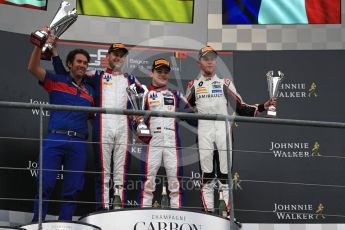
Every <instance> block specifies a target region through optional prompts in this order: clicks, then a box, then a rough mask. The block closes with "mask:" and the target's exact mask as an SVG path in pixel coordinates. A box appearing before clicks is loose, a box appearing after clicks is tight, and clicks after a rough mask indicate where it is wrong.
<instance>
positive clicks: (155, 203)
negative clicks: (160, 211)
mask: <svg viewBox="0 0 345 230" xmlns="http://www.w3.org/2000/svg"><path fill="white" fill-rule="evenodd" d="M159 206H160V205H159V203H158V201H156V200H155V202H153V205H152V207H154V208H159Z"/></svg>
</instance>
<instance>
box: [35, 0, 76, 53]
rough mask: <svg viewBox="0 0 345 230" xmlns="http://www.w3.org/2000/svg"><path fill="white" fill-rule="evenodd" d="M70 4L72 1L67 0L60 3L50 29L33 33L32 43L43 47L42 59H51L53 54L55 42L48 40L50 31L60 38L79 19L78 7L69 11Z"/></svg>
mask: <svg viewBox="0 0 345 230" xmlns="http://www.w3.org/2000/svg"><path fill="white" fill-rule="evenodd" d="M68 6H70V3H69V2H67V1H63V2H62V3H61V4H60V7H59V9H58V10H57V12H56V14H55V16H54V18H53V20H52V22H51V23H50V25H49V27H48V31H46V30H36V31H35V32H33V33H31V38H30V40H31V43H33V44H34V45H36V46H38V47H40V48H42V55H41V59H42V60H50V59H51V56H52V53H51V49H52V48H53V44H52V42H50V41H47V40H48V36H49V33H50V34H51V35H53V36H54V37H56V38H59V37H60V36H61V35H62V34H63V33H64V32H65V31H66V30H67V29H68V28H69V27H70V26H71V25H72V24H73V23H74V22H75V21H76V20H77V17H78V14H77V11H76V9H73V10H72V11H67V9H66V8H67V7H68Z"/></svg>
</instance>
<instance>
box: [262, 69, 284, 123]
mask: <svg viewBox="0 0 345 230" xmlns="http://www.w3.org/2000/svg"><path fill="white" fill-rule="evenodd" d="M274 74H275V73H274V71H273V70H270V71H268V72H267V74H266V77H267V86H268V92H269V95H270V99H276V98H277V96H278V92H279V88H280V85H281V82H282V80H283V78H284V74H283V72H281V71H280V70H278V71H277V74H278V76H274ZM267 116H268V117H276V116H277V108H276V107H275V106H273V105H270V106H269V107H268V111H267Z"/></svg>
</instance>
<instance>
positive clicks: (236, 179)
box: [232, 172, 243, 190]
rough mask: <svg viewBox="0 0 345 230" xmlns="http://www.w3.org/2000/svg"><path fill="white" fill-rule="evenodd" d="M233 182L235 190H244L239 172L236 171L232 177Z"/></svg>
mask: <svg viewBox="0 0 345 230" xmlns="http://www.w3.org/2000/svg"><path fill="white" fill-rule="evenodd" d="M232 183H233V186H234V188H235V190H237V189H239V190H243V189H242V186H241V180H240V174H239V173H238V172H235V173H234V176H233V177H232Z"/></svg>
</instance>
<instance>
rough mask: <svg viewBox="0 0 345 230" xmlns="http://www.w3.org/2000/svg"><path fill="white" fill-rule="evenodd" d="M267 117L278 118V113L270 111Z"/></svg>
mask: <svg viewBox="0 0 345 230" xmlns="http://www.w3.org/2000/svg"><path fill="white" fill-rule="evenodd" d="M266 116H267V117H272V118H274V117H277V111H270V110H268V111H267V115H266Z"/></svg>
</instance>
